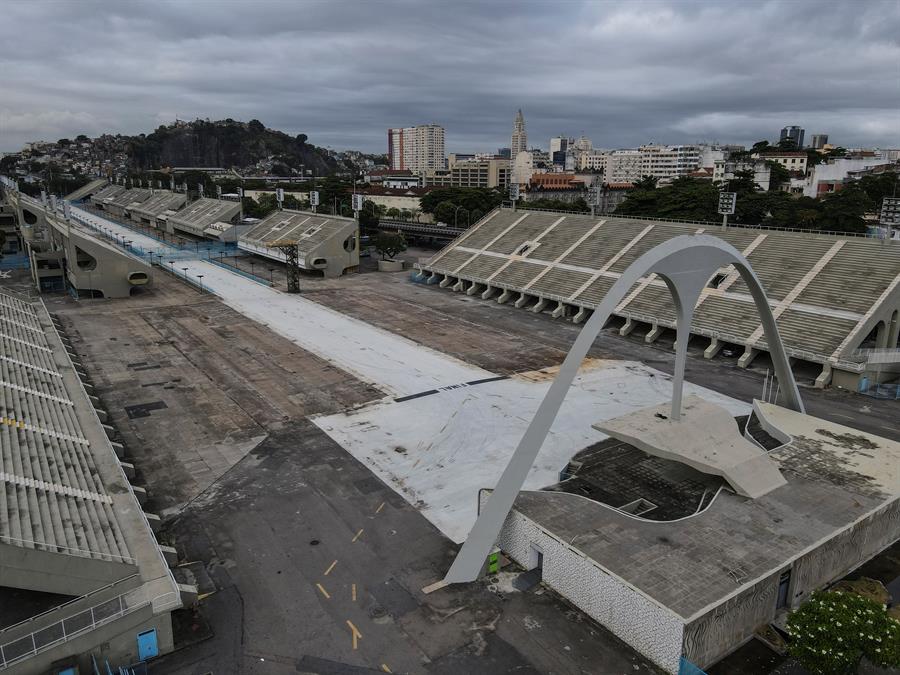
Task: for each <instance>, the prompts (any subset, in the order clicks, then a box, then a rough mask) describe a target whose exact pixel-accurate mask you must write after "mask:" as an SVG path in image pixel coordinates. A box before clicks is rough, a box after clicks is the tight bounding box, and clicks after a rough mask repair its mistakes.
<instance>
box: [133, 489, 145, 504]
mask: <svg viewBox="0 0 900 675" xmlns="http://www.w3.org/2000/svg"><path fill="white" fill-rule="evenodd" d="M131 491H132V492H133V493H134V496H135V497H136V498H137V500H138V504H140V505H141V506H143V505H144V504H146V503H147V491H146V490H145V489H144V488H142V487H140V486H138V485H132V486H131Z"/></svg>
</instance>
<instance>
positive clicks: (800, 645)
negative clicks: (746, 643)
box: [787, 591, 900, 675]
mask: <svg viewBox="0 0 900 675" xmlns="http://www.w3.org/2000/svg"><path fill="white" fill-rule="evenodd" d="M787 630H788V634H789V635H790V637H791V643H790V646H789V648H788V651H789V653H790V654H791V656H793V657H794V658H796V659H797V660H798V661H799V662H800V663H801V664H802V665H803V667H804V668H806V669H807V670H808V671H809V672H811V673H817V674H819V673H821V674H823V675H830V674H831V673H849V672H854V670H855V666H856V664H858V663H859V660H860V659H861V658H862V657H863V656H865V657H866V658H868V659H869V661H871V662H872V663H874V664H876V665H880V666H889V667H897V666H900V622H898V621H896V620H895V619H892V618H891V617H889V616H888V614H887V607H886V606H885V605H879V604H877V603H874V602H872V601H871V600H869V599H867V598H864V597H862V596H860V595H856V594H855V593H841V592H840V591H834V592H830V593H814V594H813V596H812V597H811V598H810V599H809V601H808V602H806V603H805V604H804V605H802V606H801V607H800V608H799V609H798V610H796V611H795V612H793V613H791V615H790V616H789V617H788V621H787Z"/></svg>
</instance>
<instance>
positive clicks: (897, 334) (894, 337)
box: [887, 311, 900, 349]
mask: <svg viewBox="0 0 900 675" xmlns="http://www.w3.org/2000/svg"><path fill="white" fill-rule="evenodd" d="M898 340H900V312H896V311H895V312H894V314H893V316H891V322H890V323H889V324H888V339H887V348H888V349H897V341H898Z"/></svg>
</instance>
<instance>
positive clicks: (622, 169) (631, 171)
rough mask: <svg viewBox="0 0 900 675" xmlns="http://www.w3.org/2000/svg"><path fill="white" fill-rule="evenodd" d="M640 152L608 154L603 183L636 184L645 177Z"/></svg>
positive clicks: (616, 151)
mask: <svg viewBox="0 0 900 675" xmlns="http://www.w3.org/2000/svg"><path fill="white" fill-rule="evenodd" d="M641 171H642V161H641V151H640V150H613V151H612V152H609V153H607V154H606V157H605V161H604V166H603V182H605V183H634V182H635V181H639V180H640V179H641V178H642V177H643V176H644V175H646V174H643V173H641Z"/></svg>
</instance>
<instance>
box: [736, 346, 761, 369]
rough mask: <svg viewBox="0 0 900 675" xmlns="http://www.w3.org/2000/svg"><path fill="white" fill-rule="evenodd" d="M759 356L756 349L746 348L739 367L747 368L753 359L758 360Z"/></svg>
mask: <svg viewBox="0 0 900 675" xmlns="http://www.w3.org/2000/svg"><path fill="white" fill-rule="evenodd" d="M757 354H759V350H758V349H754V348H753V347H746V348H745V349H744V353H743V354H741V358H739V359H738V367H740V368H747V367H748V366H749V365H750V363H752V361H753V359H755V358H756V355H757Z"/></svg>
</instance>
